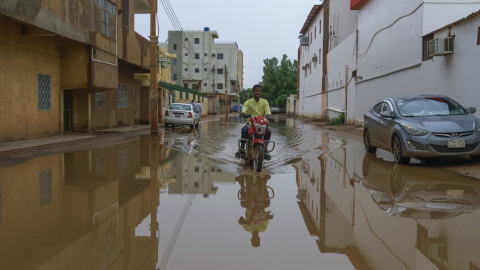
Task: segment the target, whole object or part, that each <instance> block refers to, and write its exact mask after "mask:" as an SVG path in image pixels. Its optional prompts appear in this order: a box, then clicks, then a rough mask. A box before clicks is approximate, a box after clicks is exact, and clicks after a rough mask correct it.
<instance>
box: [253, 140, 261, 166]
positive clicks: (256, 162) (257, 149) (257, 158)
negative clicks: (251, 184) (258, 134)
mask: <svg viewBox="0 0 480 270" xmlns="http://www.w3.org/2000/svg"><path fill="white" fill-rule="evenodd" d="M262 165H263V145H261V144H257V145H256V146H254V153H253V170H254V171H256V172H260V171H261V170H262Z"/></svg>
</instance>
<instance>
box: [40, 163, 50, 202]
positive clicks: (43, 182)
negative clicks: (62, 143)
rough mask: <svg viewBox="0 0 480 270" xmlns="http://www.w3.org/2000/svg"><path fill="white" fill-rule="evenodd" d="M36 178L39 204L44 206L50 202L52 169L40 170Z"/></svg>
mask: <svg viewBox="0 0 480 270" xmlns="http://www.w3.org/2000/svg"><path fill="white" fill-rule="evenodd" d="M38 178H39V181H38V182H39V190H40V206H44V205H47V204H50V203H51V202H52V169H46V170H43V171H40V173H39V174H38Z"/></svg>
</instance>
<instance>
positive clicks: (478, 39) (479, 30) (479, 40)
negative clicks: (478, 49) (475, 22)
mask: <svg viewBox="0 0 480 270" xmlns="http://www.w3.org/2000/svg"><path fill="white" fill-rule="evenodd" d="M477 45H480V26H479V27H478V30H477Z"/></svg>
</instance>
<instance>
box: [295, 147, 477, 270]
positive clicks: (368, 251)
mask: <svg viewBox="0 0 480 270" xmlns="http://www.w3.org/2000/svg"><path fill="white" fill-rule="evenodd" d="M331 143H332V142H331V139H328V138H327V139H325V140H324V141H323V146H322V147H321V149H322V148H323V152H321V153H319V152H318V151H311V153H310V154H306V155H304V156H303V160H302V161H300V162H298V163H297V164H296V165H295V167H296V168H297V185H298V194H297V198H298V203H299V207H300V209H301V211H302V214H303V216H304V220H305V224H306V227H307V229H308V230H309V232H310V234H311V235H314V236H316V237H318V240H317V244H318V247H319V250H320V252H321V253H339V254H345V255H346V256H348V257H349V259H350V261H351V262H352V264H353V265H354V266H355V267H357V268H359V269H479V268H478V267H479V266H480V259H479V258H478V256H477V254H478V253H479V252H480V246H479V245H478V242H479V240H480V236H479V233H478V232H477V230H476V228H477V224H478V220H480V211H478V210H477V209H478V208H479V205H480V181H479V180H477V179H473V178H470V177H465V176H460V175H457V174H454V173H449V172H447V171H444V170H440V169H435V168H432V167H427V166H420V165H408V166H406V165H396V164H395V163H393V162H391V161H385V160H384V159H383V158H382V155H386V156H387V159H388V153H387V154H386V153H385V152H382V151H378V153H377V155H378V156H377V155H375V154H367V155H365V150H364V149H363V145H362V144H361V143H346V144H343V145H341V146H340V147H335V148H333V147H329V145H331Z"/></svg>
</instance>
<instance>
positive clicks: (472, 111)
mask: <svg viewBox="0 0 480 270" xmlns="http://www.w3.org/2000/svg"><path fill="white" fill-rule="evenodd" d="M467 111H469V112H470V113H475V112H476V111H477V108H475V107H468V108H467Z"/></svg>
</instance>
